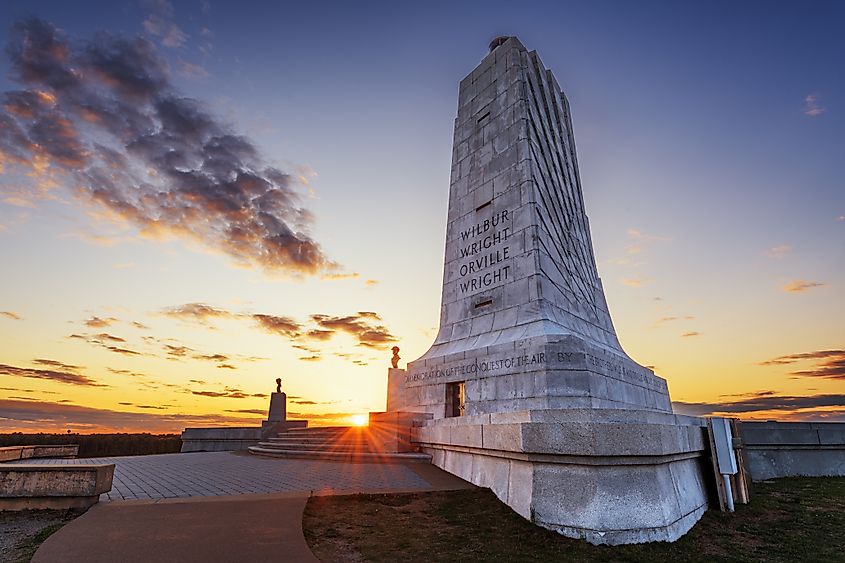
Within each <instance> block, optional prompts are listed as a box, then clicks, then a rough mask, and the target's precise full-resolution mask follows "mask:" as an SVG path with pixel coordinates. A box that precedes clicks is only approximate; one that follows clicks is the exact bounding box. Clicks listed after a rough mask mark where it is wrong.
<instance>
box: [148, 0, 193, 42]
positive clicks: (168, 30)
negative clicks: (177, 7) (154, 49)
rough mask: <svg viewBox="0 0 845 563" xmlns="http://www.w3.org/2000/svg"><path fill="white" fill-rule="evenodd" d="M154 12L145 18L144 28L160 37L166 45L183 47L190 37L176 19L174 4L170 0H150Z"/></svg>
mask: <svg viewBox="0 0 845 563" xmlns="http://www.w3.org/2000/svg"><path fill="white" fill-rule="evenodd" d="M146 4H147V5H149V6H150V8H152V13H151V14H150V15H149V17H147V19H145V20H144V29H145V30H146V31H147V33H149V34H150V35H153V36H155V37H158V38H159V40H160V41H161V44H162V45H164V46H165V47H171V48H175V47H181V46H182V45H184V43H185V41H186V40H187V39H188V36H187V34H186V33H185V32H184V31H182V29H181V28H180V27H179V26H178V25H176V22H175V21H174V16H175V14H174V10H173V5H172V4H171V3H170V2H169V1H168V0H148V1H147V2H146Z"/></svg>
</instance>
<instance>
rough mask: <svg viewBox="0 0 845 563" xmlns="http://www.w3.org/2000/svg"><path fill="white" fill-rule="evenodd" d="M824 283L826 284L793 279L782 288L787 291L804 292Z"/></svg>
mask: <svg viewBox="0 0 845 563" xmlns="http://www.w3.org/2000/svg"><path fill="white" fill-rule="evenodd" d="M824 285H826V284H824V283H822V282H816V281H807V280H793V281H791V282H789V283H788V284H786V285H784V286H783V287H782V288H781V290H782V291H785V292H786V293H803V292H805V291H809V290H811V289H813V288H815V287H822V286H824Z"/></svg>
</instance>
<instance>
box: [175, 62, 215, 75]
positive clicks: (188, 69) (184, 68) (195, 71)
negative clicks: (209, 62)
mask: <svg viewBox="0 0 845 563" xmlns="http://www.w3.org/2000/svg"><path fill="white" fill-rule="evenodd" d="M177 68H178V71H179V74H181V75H182V76H185V77H188V78H206V77H208V76H209V73H208V70H206V69H205V67H203V66H200V65H197V64H193V63H189V62H188V61H183V60H181V59H180V60H179V64H178V65H177Z"/></svg>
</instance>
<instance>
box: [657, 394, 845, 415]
mask: <svg viewBox="0 0 845 563" xmlns="http://www.w3.org/2000/svg"><path fill="white" fill-rule="evenodd" d="M672 406H673V408H674V410H675V412H676V413H678V414H687V415H693V416H709V415H732V414H733V415H745V414H748V415H753V414H754V413H756V412H762V411H786V412H791V413H801V412H802V411H807V412H805V413H804V414H806V417H807V418H808V419H809V418H811V417H812V416H814V415H815V413H813V412H812V410H813V409H820V408H830V407H840V408H841V409H840V410H838V411H837V412H838V414H840V415H842V416H843V417H845V395H841V394H828V395H809V396H796V395H776V394H774V393H772V392H761V393H756V394H750V395H748V396H746V397H744V398H741V399H739V400H737V401H725V402H713V403H709V402H702V403H691V402H685V401H673V402H672ZM828 414H829V413H828Z"/></svg>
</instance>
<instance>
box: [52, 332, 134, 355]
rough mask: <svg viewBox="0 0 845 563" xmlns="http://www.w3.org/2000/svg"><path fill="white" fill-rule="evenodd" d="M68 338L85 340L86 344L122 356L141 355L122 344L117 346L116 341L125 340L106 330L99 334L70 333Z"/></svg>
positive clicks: (123, 341)
mask: <svg viewBox="0 0 845 563" xmlns="http://www.w3.org/2000/svg"><path fill="white" fill-rule="evenodd" d="M68 338H72V339H75V340H82V341H83V342H87V343H88V344H94V345H95V346H99V347H101V348H105V349H106V350H108V351H110V352H114V353H115V354H121V355H123V356H143V355H144V354H142V353H141V352H138V351H137V350H132V349H130V348H127V347H124V346H118V345H117V344H116V343H120V344H122V343H125V342H126V340H125V339H124V338H121V337H119V336H114V335H111V334H108V333H106V332H101V333H99V334H77V333H74V334H71V335H70V336H68Z"/></svg>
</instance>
